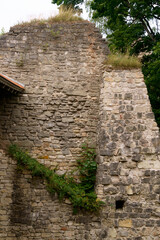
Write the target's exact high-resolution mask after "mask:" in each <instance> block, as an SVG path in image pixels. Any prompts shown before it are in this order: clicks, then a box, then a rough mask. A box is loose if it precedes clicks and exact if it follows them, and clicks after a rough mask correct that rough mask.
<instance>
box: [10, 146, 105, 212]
mask: <svg viewBox="0 0 160 240" xmlns="http://www.w3.org/2000/svg"><path fill="white" fill-rule="evenodd" d="M9 154H10V156H11V157H13V158H14V159H15V160H17V164H18V166H19V167H20V168H22V169H27V170H29V171H30V172H31V175H32V176H38V177H41V178H42V179H44V180H46V183H47V190H48V191H49V192H50V193H51V194H55V193H57V194H58V197H59V199H60V200H63V199H64V198H68V199H69V200H70V202H71V204H72V206H73V212H74V213H77V212H78V211H79V210H85V211H89V212H97V211H99V209H100V208H101V206H102V204H103V202H102V201H100V200H99V199H98V198H97V195H96V193H95V191H94V185H95V180H96V169H97V164H96V161H95V157H96V153H95V149H94V148H90V147H89V146H88V145H87V144H84V145H83V146H82V150H81V154H80V158H79V159H78V160H77V165H78V170H79V180H80V182H77V181H76V180H75V178H74V176H73V174H70V175H67V174H63V175H58V174H57V173H56V172H55V170H51V169H49V168H48V167H46V166H45V165H43V164H41V163H39V162H38V161H37V160H36V159H34V158H32V157H31V156H30V155H29V154H28V153H26V152H24V151H23V150H21V149H20V148H19V147H18V146H16V145H11V146H10V147H9Z"/></svg>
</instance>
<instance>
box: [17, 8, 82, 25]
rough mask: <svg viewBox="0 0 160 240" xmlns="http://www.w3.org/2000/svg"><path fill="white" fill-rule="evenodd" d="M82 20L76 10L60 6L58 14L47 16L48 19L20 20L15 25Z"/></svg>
mask: <svg viewBox="0 0 160 240" xmlns="http://www.w3.org/2000/svg"><path fill="white" fill-rule="evenodd" d="M77 21H83V19H82V18H81V17H79V16H77V15H76V12H75V10H74V9H72V8H68V9H66V8H62V7H61V8H60V9H59V14H57V15H56V16H54V17H49V18H48V19H32V20H31V21H29V22H22V23H19V24H17V25H16V26H28V25H30V26H32V25H45V24H47V23H48V24H53V23H61V22H77Z"/></svg>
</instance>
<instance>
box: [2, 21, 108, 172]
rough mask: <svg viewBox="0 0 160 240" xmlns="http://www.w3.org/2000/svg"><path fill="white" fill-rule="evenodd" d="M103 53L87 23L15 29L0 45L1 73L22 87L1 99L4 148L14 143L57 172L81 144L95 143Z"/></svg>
mask: <svg viewBox="0 0 160 240" xmlns="http://www.w3.org/2000/svg"><path fill="white" fill-rule="evenodd" d="M106 52H107V47H106V45H105V43H104V42H103V40H102V38H101V35H100V33H99V32H98V30H97V29H95V27H94V25H93V24H91V23H88V22H77V23H62V24H53V25H49V24H48V25H47V24H43V25H35V26H28V25H26V26H17V27H13V28H12V29H11V30H10V32H9V33H8V34H6V35H4V36H2V37H1V39H0V69H1V72H2V73H3V74H6V75H8V76H9V77H12V78H13V79H15V80H18V81H20V82H22V83H23V84H25V93H24V94H22V95H19V96H18V97H17V96H15V97H13V96H9V97H5V98H2V100H1V102H2V104H1V106H0V115H1V124H0V125H1V128H2V132H1V134H2V137H1V138H2V141H1V142H3V145H7V144H8V143H10V142H16V143H17V144H18V145H20V146H22V147H24V148H27V149H29V150H30V151H32V154H33V155H35V156H36V157H39V158H40V161H41V162H43V163H44V162H45V163H46V164H49V165H50V166H52V167H55V166H56V165H57V164H59V167H60V169H61V171H64V170H67V169H68V168H69V166H74V165H75V158H76V157H77V154H78V152H79V148H80V146H81V144H82V143H83V142H84V141H85V140H87V141H88V140H91V142H92V144H94V145H95V143H96V136H97V123H98V120H99V92H100V89H99V86H100V85H99V83H100V81H101V79H102V71H101V67H102V62H103V61H104V59H105V56H106V55H105V54H106Z"/></svg>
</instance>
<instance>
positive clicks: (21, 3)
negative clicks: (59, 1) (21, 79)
mask: <svg viewBox="0 0 160 240" xmlns="http://www.w3.org/2000/svg"><path fill="white" fill-rule="evenodd" d="M51 2H52V0H0V32H1V30H2V28H4V30H5V32H8V31H9V28H10V27H11V26H14V25H15V24H17V23H20V22H22V21H29V20H31V19H33V18H47V17H50V16H54V15H56V14H57V13H58V9H57V5H56V4H51Z"/></svg>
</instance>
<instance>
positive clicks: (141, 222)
mask: <svg viewBox="0 0 160 240" xmlns="http://www.w3.org/2000/svg"><path fill="white" fill-rule="evenodd" d="M100 109H101V112H100V128H99V129H100V132H99V144H98V145H99V155H100V159H99V171H98V173H99V174H98V177H97V179H98V180H97V181H98V186H97V189H98V193H99V196H100V197H101V198H102V199H104V200H105V201H106V205H107V207H106V209H105V208H104V209H103V220H102V229H103V228H104V229H106V226H107V227H108V234H109V236H108V238H106V239H137V240H138V239H144V240H146V239H147V240H148V239H156V240H158V239H159V236H160V205H159V204H160V153H159V152H160V139H159V130H158V128H157V125H156V123H155V121H154V115H153V113H152V111H151V106H150V103H149V100H148V96H147V90H146V86H145V84H144V81H143V76H142V74H141V72H140V71H139V70H132V71H129V70H123V71H122V70H113V69H107V71H106V72H105V73H104V82H103V83H102V87H101V101H100Z"/></svg>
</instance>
